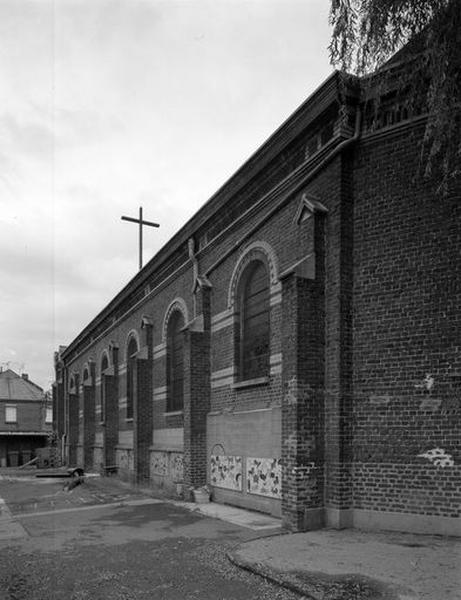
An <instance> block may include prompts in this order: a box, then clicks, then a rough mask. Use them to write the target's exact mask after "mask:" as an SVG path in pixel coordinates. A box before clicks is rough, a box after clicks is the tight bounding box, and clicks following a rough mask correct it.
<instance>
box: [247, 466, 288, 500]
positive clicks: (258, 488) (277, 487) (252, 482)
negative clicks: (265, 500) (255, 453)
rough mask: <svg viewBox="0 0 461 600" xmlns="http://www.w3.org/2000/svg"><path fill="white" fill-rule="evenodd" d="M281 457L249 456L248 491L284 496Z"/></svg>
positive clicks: (270, 495)
mask: <svg viewBox="0 0 461 600" xmlns="http://www.w3.org/2000/svg"><path fill="white" fill-rule="evenodd" d="M281 462H282V461H281V459H280V458H250V457H248V458H247V491H248V493H249V494H258V495H259V496H269V497H270V498H281V497H282V464H281Z"/></svg>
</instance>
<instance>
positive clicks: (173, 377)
mask: <svg viewBox="0 0 461 600" xmlns="http://www.w3.org/2000/svg"><path fill="white" fill-rule="evenodd" d="M183 327H184V319H183V317H182V314H181V313H180V312H179V311H175V312H174V313H173V314H172V315H171V318H170V321H169V323H168V330H167V410H168V412H175V411H180V410H183V407H184V345H183V337H184V336H183V332H182V329H183Z"/></svg>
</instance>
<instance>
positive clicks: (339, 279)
mask: <svg viewBox="0 0 461 600" xmlns="http://www.w3.org/2000/svg"><path fill="white" fill-rule="evenodd" d="M350 160H351V156H350V155H348V156H347V157H342V159H341V171H340V172H341V180H340V182H338V190H337V191H338V198H337V201H336V202H337V208H336V209H335V210H332V211H331V214H330V217H329V219H328V230H327V236H328V253H327V256H326V267H327V269H326V281H325V294H326V310H327V314H328V318H327V321H326V381H325V385H326V397H325V469H326V482H327V485H326V489H325V505H326V514H327V524H328V525H329V526H333V527H348V526H351V525H352V517H351V511H350V509H352V413H353V401H352V398H353V392H352V282H353V214H354V213H353V195H352V167H351V164H350Z"/></svg>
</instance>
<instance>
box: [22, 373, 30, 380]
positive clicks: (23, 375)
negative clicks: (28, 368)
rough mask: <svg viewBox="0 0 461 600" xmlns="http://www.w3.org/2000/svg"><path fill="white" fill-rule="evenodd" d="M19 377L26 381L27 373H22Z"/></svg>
mask: <svg viewBox="0 0 461 600" xmlns="http://www.w3.org/2000/svg"><path fill="white" fill-rule="evenodd" d="M21 377H22V378H23V379H25V380H26V381H29V375H28V374H27V373H23V374H22V375H21Z"/></svg>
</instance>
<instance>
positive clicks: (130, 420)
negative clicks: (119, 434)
mask: <svg viewBox="0 0 461 600" xmlns="http://www.w3.org/2000/svg"><path fill="white" fill-rule="evenodd" d="M125 421H126V423H133V417H130V418H128V419H125Z"/></svg>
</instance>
